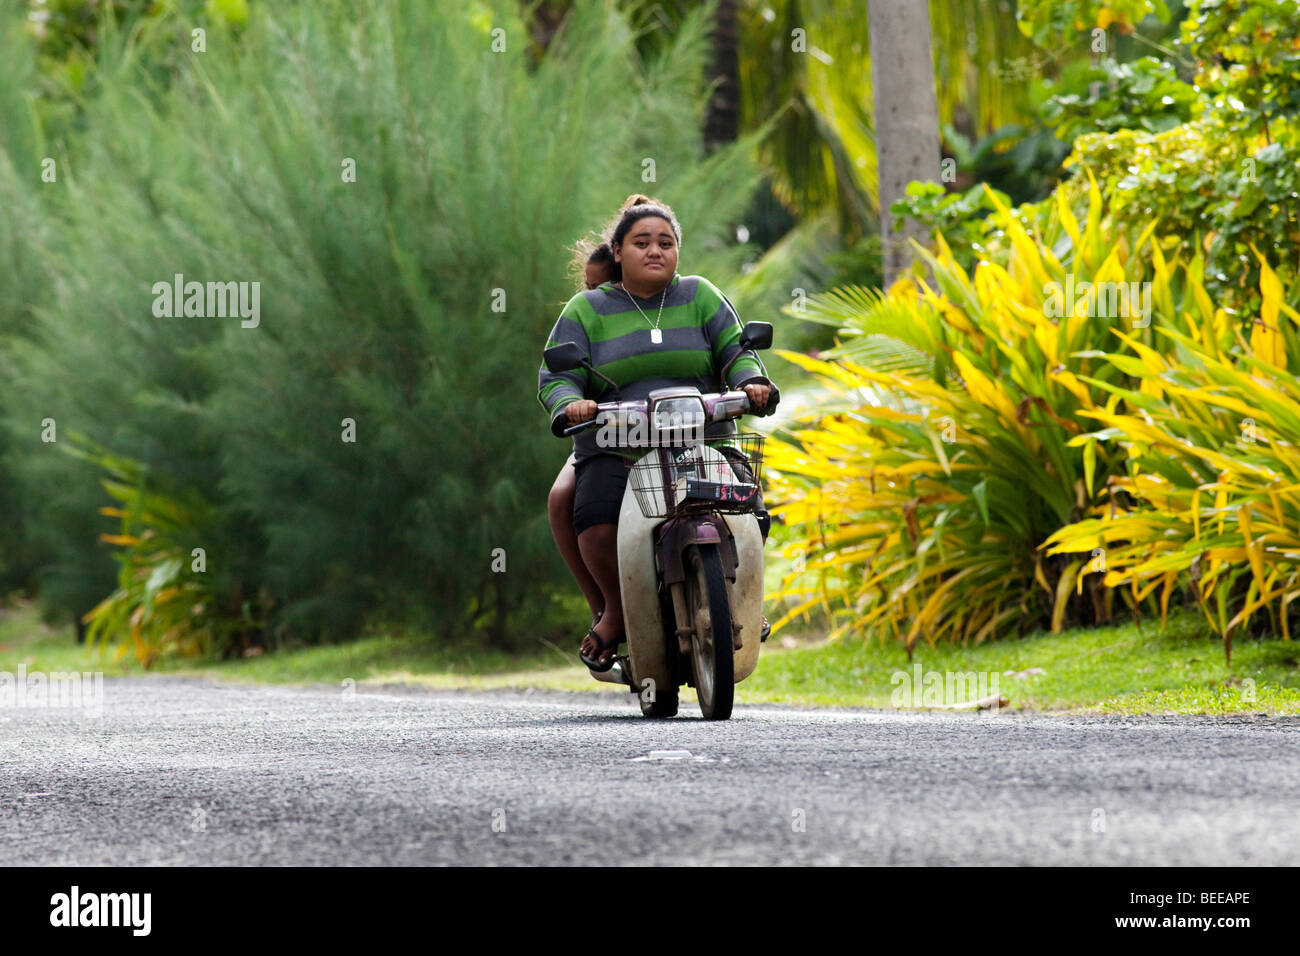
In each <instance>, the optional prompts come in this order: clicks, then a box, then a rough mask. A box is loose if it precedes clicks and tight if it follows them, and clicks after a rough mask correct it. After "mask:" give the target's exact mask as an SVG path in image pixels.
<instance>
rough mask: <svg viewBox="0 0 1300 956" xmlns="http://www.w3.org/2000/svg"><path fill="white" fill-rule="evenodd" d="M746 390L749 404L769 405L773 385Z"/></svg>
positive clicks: (756, 406)
mask: <svg viewBox="0 0 1300 956" xmlns="http://www.w3.org/2000/svg"><path fill="white" fill-rule="evenodd" d="M744 392H745V394H746V395H748V396H749V404H750V405H751V406H753V407H754V408H755V409H756V410H758V411H762V409H763V408H764V407H765V406H766V405H767V399H768V396H770V395H771V394H772V386H770V385H746V386H745V387H744ZM574 404H575V405H576V404H577V403H576V402H575V403H574ZM569 407H570V408H572V407H573V405H570V406H569Z"/></svg>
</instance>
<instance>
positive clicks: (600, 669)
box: [578, 627, 622, 674]
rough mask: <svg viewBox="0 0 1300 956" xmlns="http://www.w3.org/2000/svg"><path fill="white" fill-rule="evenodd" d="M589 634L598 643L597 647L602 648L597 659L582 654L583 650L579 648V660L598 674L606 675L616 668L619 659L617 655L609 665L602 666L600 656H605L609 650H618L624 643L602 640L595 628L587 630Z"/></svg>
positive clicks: (597, 653) (611, 659) (597, 654)
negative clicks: (615, 664) (615, 662)
mask: <svg viewBox="0 0 1300 956" xmlns="http://www.w3.org/2000/svg"><path fill="white" fill-rule="evenodd" d="M587 634H590V635H591V637H592V639H594V640H595V642H596V646H597V647H598V648H600V650H598V651H597V652H596V657H588V656H587V655H586V654H584V653H582V650H581V648H579V650H578V660H580V661H582V663H584V664H586V665H587V667H588V668H589V669H590V670H593V671H595V672H596V673H597V674H603V673H605V671H607V670H609V669H610V668H611V667H613V666H614V661H615V660H617V659H618V658H617V655H615V656H614V657H612V658H610V661H609V663H608V664H601V662H600V660H599V658H600V656H601V655H602V654H604V653H605V652H606V651H607V650H609V649H610V648H611V647H612V648H615V649H617V648H618V645H619V644H621V643H622V641H620V640H614V641H603V640H601V638H600V635H599V634H597V633H596V630H595V628H591V627H589V628H587ZM583 636H584V637H585V636H586V635H583Z"/></svg>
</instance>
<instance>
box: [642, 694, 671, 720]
mask: <svg viewBox="0 0 1300 956" xmlns="http://www.w3.org/2000/svg"><path fill="white" fill-rule="evenodd" d="M637 696H638V697H639V698H640V700H641V713H642V715H644V716H646V717H676V716H677V688H676V687H674V688H673V689H672V690H669V689H667V688H664V689H663V690H656V691H655V699H654V700H653V701H647V700H646V699H645V698H644V697H641V696H640V694H638V695H637Z"/></svg>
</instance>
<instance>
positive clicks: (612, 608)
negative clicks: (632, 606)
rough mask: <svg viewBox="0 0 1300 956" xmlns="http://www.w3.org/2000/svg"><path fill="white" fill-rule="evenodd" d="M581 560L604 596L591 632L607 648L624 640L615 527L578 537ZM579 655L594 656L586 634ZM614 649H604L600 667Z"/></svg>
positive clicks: (600, 527)
mask: <svg viewBox="0 0 1300 956" xmlns="http://www.w3.org/2000/svg"><path fill="white" fill-rule="evenodd" d="M578 547H579V549H581V551H582V558H583V560H584V561H586V562H587V567H588V568H590V569H591V574H592V576H593V577H594V578H595V579H596V583H597V584H598V585H599V586H600V590H601V594H603V595H604V600H605V613H604V615H603V616H602V617H601V619H600V623H598V624H597V625H596V627H595V628H594V630H595V632H596V633H597V634H599V635H600V639H601V640H602V641H604V642H605V643H606V645H608V644H609V642H610V641H611V640H613V639H615V638H617V639H619V640H622V638H623V599H622V595H621V594H620V593H619V589H618V525H616V524H595V525H592V526H591V527H590V528H587V529H586V530H585V531H583V532H582V534H580V535H578ZM582 652H583V653H584V654H586V655H587V656H588V657H593V658H594V657H595V656H596V642H595V641H593V640H592V639H591V635H590V634H588V635H587V636H586V637H584V638H583V639H582ZM615 653H616V648H614V647H607V649H606V651H605V653H604V654H602V655H601V656H600V658H599V660H600V662H601V663H602V664H603V663H605V662H606V661H609V660H611V659H613V656H614V654H615Z"/></svg>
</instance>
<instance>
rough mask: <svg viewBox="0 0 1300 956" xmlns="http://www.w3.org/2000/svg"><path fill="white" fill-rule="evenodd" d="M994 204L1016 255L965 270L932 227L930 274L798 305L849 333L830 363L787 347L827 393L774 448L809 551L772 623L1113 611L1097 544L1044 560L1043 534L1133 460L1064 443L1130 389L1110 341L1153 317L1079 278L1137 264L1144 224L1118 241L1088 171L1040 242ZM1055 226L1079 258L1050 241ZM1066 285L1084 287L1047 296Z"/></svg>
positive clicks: (1000, 624)
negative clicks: (880, 289) (1094, 554)
mask: <svg viewBox="0 0 1300 956" xmlns="http://www.w3.org/2000/svg"><path fill="white" fill-rule="evenodd" d="M993 202H994V204H995V207H997V214H996V218H997V221H998V224H999V225H1000V226H1001V227H1002V229H1003V230H1004V231H1005V233H1006V236H1007V238H1008V241H1009V245H1010V247H1011V252H1010V253H1009V255H1008V257H1007V260H1006V265H1005V266H1004V265H1000V264H998V263H995V262H990V261H983V262H980V263H979V264H978V265H977V266H976V267H975V269H974V273H973V275H968V274H967V272H966V271H965V270H964V269H962V268H961V266H960V265H959V264H958V263H957V262H956V260H955V259H954V257H953V256H952V253H951V251H950V250H949V249H948V248H947V246H946V243H945V242H944V241H943V239H942V237H940V238H939V241H938V245H939V251H938V253H937V255H933V256H931V255H929V254H928V253H926V254H925V259H926V261H927V263H928V265H929V266H930V268H931V270H932V271H933V274H934V276H935V282H936V286H937V288H936V289H931V288H930V287H929V286H928V285H927V284H926V283H925V282H924V281H922V280H907V281H904V282H900V283H899V284H898V285H896V286H895V287H894V288H893V289H891V290H890V292H889V293H888V294H887V295H878V294H872V293H871V292H869V291H867V290H863V289H856V288H848V289H839V290H835V291H833V292H830V293H826V294H824V295H821V296H817V297H814V298H813V299H812V300H811V308H810V311H809V312H808V314H807V315H806V316H805V317H806V318H809V319H812V320H814V321H823V322H826V323H829V324H833V325H835V326H837V327H839V328H840V330H841V334H843V335H845V336H846V340H845V341H844V343H843V344H842V345H841V346H840V347H839V348H838V349H837V350H835V351H834V352H833V353H831V355H830V356H829V357H830V358H831V359H833V360H834V361H815V360H812V359H808V358H806V357H803V356H798V355H794V354H791V353H784V352H779V353H778V354H780V355H782V357H784V358H786V359H788V360H789V361H791V362H794V363H796V364H798V365H801V366H802V367H804V368H806V369H808V370H809V371H812V372H814V373H816V374H817V375H818V376H819V378H820V379H821V380H822V381H823V382H824V383H825V384H826V386H827V387H828V388H829V389H830V390H831V392H832V398H831V403H832V404H831V407H829V408H825V407H823V409H821V410H819V411H818V412H817V413H815V414H814V415H812V416H811V417H809V418H807V419H804V420H801V421H800V422H799V423H798V424H797V425H795V426H792V427H791V436H792V438H793V441H791V442H788V443H780V442H774V443H773V444H772V445H771V446H769V453H768V464H769V471H768V473H769V475H770V476H772V478H773V480H774V489H775V495H777V496H779V498H780V499H781V501H782V503H781V504H780V505H779V507H777V508H775V509H774V510H775V511H776V512H777V513H779V514H781V515H783V516H784V518H785V520H786V521H787V523H788V524H790V525H793V526H801V527H802V529H803V531H804V533H803V534H802V535H800V536H799V537H798V539H797V540H795V541H792V542H791V543H790V544H788V546H787V553H788V554H789V555H794V554H795V553H796V552H798V553H800V555H801V556H802V557H804V558H805V559H806V560H805V564H804V568H805V570H804V571H803V572H802V573H799V574H792V575H791V576H790V577H789V578H787V581H786V585H785V587H784V588H783V590H782V592H781V593H780V595H778V596H782V597H794V598H795V599H796V602H797V603H796V604H795V606H794V607H793V608H792V609H791V610H790V611H789V612H788V613H787V614H786V615H785V616H784V617H783V618H782V619H781V620H780V621H779V622H778V624H777V625H776V626H781V625H783V624H785V623H786V622H788V621H789V620H791V619H792V618H794V617H795V616H797V615H799V614H801V613H802V612H803V611H805V610H807V609H809V608H811V607H814V606H818V605H820V606H822V607H823V608H825V609H826V610H827V611H828V612H829V613H833V614H835V615H836V616H839V617H842V618H843V622H842V623H841V624H840V625H839V626H838V627H837V628H836V629H835V630H834V631H833V634H834V635H835V636H839V635H841V634H844V633H847V632H850V631H852V632H865V631H867V630H868V629H870V630H872V631H874V632H875V633H878V634H880V635H881V636H882V637H884V636H892V637H895V638H897V639H899V640H901V641H902V642H903V643H904V645H905V646H906V647H907V648H908V649H909V650H910V649H911V648H912V647H913V646H914V645H915V643H916V641H917V640H918V639H920V638H924V639H925V640H926V641H928V642H931V643H933V642H935V641H938V640H940V639H944V638H947V639H950V640H962V641H967V640H971V641H981V640H984V639H985V638H987V637H989V636H990V635H993V634H996V633H998V631H999V629H1000V628H1008V627H1011V626H1013V625H1014V626H1015V627H1017V628H1018V629H1022V630H1023V629H1025V628H1033V627H1036V626H1038V625H1040V624H1041V625H1047V626H1051V627H1052V628H1053V629H1060V628H1061V627H1062V626H1064V625H1065V624H1066V623H1067V622H1070V623H1079V622H1090V621H1098V620H1105V619H1107V618H1108V617H1109V616H1110V614H1111V610H1112V609H1111V606H1110V604H1109V598H1108V596H1107V594H1106V593H1105V592H1104V591H1103V589H1102V588H1101V587H1100V581H1099V580H1098V579H1097V578H1096V577H1093V578H1091V579H1090V581H1089V582H1088V595H1087V598H1086V599H1081V598H1076V590H1075V586H1076V582H1077V581H1078V580H1079V578H1080V576H1081V575H1085V574H1087V572H1088V569H1087V567H1086V565H1087V561H1086V560H1083V559H1078V558H1069V559H1060V558H1057V559H1055V560H1044V556H1043V554H1042V552H1041V551H1039V550H1038V545H1039V544H1040V543H1041V542H1042V541H1043V540H1044V539H1046V538H1047V537H1048V535H1050V534H1051V533H1052V532H1053V531H1055V530H1057V529H1058V528H1060V527H1062V526H1064V525H1066V524H1068V523H1070V522H1072V521H1074V520H1076V519H1079V518H1081V517H1083V516H1085V515H1087V514H1088V513H1090V511H1091V509H1092V508H1094V507H1095V506H1096V505H1097V503H1098V502H1099V501H1101V500H1102V498H1103V496H1104V495H1105V494H1106V489H1107V483H1108V480H1109V479H1110V477H1111V476H1112V475H1113V474H1116V473H1122V462H1123V452H1122V451H1121V450H1118V449H1114V448H1108V447H1105V446H1103V445H1102V444H1100V443H1099V442H1098V441H1095V440H1093V441H1087V442H1084V443H1082V444H1081V445H1080V444H1078V443H1072V442H1071V439H1073V438H1075V437H1076V436H1079V435H1081V434H1083V433H1084V431H1085V428H1086V426H1087V425H1089V424H1090V421H1089V420H1088V419H1087V418H1086V417H1085V416H1084V412H1086V411H1088V410H1092V409H1094V408H1098V407H1103V406H1105V405H1106V403H1107V401H1108V400H1111V401H1117V400H1118V399H1113V400H1112V399H1111V396H1109V395H1108V394H1107V393H1106V392H1105V391H1104V390H1102V389H1101V387H1100V386H1099V385H1096V384H1089V383H1090V382H1091V381H1092V380H1094V379H1095V380H1096V381H1098V382H1107V383H1110V384H1113V385H1116V386H1122V387H1128V388H1133V387H1135V381H1134V379H1133V378H1132V377H1131V375H1130V370H1125V369H1121V368H1120V367H1119V366H1117V365H1115V364H1113V363H1112V364H1108V363H1106V362H1104V361H1102V360H1100V358H1099V357H1100V356H1101V355H1102V351H1103V350H1104V349H1107V348H1112V347H1113V345H1114V340H1115V337H1116V335H1119V336H1120V337H1121V339H1122V341H1131V342H1133V343H1137V342H1138V341H1139V339H1138V338H1134V337H1133V336H1134V335H1138V336H1141V335H1143V334H1145V333H1144V332H1142V331H1141V328H1142V326H1143V322H1144V320H1143V318H1141V317H1139V316H1138V315H1136V314H1134V315H1132V316H1129V317H1128V318H1122V317H1121V316H1120V315H1118V314H1109V315H1108V314H1107V311H1106V310H1107V308H1109V307H1108V306H1106V305H1105V304H1103V303H1100V302H1099V300H1098V298H1097V297H1096V295H1095V294H1093V292H1088V291H1085V288H1086V287H1084V286H1083V284H1082V283H1083V282H1084V281H1087V282H1089V283H1090V284H1091V287H1092V288H1093V289H1094V290H1099V289H1100V288H1101V284H1103V283H1112V282H1113V283H1116V284H1118V283H1129V282H1135V281H1138V280H1141V279H1142V278H1143V271H1144V269H1145V267H1144V266H1143V264H1142V259H1141V257H1140V256H1138V255H1136V251H1137V250H1140V249H1141V248H1142V247H1143V246H1144V245H1145V244H1146V243H1147V242H1148V241H1149V240H1150V238H1151V234H1152V228H1150V227H1149V228H1148V229H1146V230H1145V231H1144V232H1143V233H1142V234H1141V235H1139V236H1137V237H1136V238H1135V239H1134V240H1132V241H1130V240H1121V241H1118V242H1115V241H1112V240H1111V239H1110V238H1108V237H1106V236H1105V235H1104V234H1103V232H1102V230H1101V223H1102V200H1101V196H1100V193H1099V191H1098V190H1097V188H1096V187H1095V186H1094V187H1093V190H1092V194H1091V196H1090V205H1089V211H1088V219H1087V225H1086V227H1085V228H1080V226H1079V225H1078V223H1077V221H1076V219H1075V216H1074V213H1073V212H1072V210H1071V209H1070V208H1069V206H1068V205H1067V204H1065V203H1064V202H1062V203H1061V204H1060V205H1059V207H1058V209H1057V215H1058V217H1059V222H1058V223H1057V224H1056V226H1055V228H1054V229H1053V230H1052V231H1050V232H1049V233H1048V234H1047V235H1044V236H1041V237H1039V238H1038V239H1034V238H1031V237H1030V236H1029V234H1028V233H1027V232H1026V231H1025V229H1024V228H1023V227H1022V226H1021V224H1020V222H1019V221H1018V220H1017V218H1016V217H1015V216H1013V215H1012V213H1011V210H1010V209H1008V208H1007V207H1006V206H1004V205H1002V204H1001V202H1000V200H997V199H996V197H993ZM1153 226H1154V224H1152V227H1153ZM1058 233H1059V235H1060V236H1061V237H1062V238H1063V239H1064V240H1065V241H1066V242H1067V243H1068V248H1069V249H1070V250H1071V254H1070V257H1069V261H1068V267H1067V265H1065V264H1063V263H1062V262H1061V261H1059V260H1058V259H1057V258H1056V256H1055V255H1054V254H1053V252H1052V246H1053V244H1054V242H1055V241H1056V239H1057V234H1058ZM1067 284H1068V287H1069V288H1074V287H1075V286H1076V285H1077V286H1078V288H1079V290H1080V293H1079V298H1078V299H1077V301H1072V302H1068V303H1067V302H1066V301H1064V300H1063V301H1053V300H1054V299H1055V298H1056V297H1057V296H1060V295H1061V294H1062V290H1063V289H1065V288H1066V287H1067ZM1162 292H1168V290H1162ZM1098 311H1101V313H1102V314H1101V315H1100V316H1098V315H1097V313H1098ZM1112 407H1113V405H1112ZM831 597H834V598H835V599H836V602H837V605H838V606H837V607H836V608H835V609H834V610H832V609H831V608H830V605H829V600H830V598H831Z"/></svg>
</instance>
